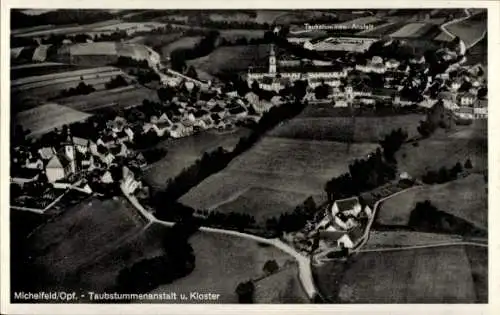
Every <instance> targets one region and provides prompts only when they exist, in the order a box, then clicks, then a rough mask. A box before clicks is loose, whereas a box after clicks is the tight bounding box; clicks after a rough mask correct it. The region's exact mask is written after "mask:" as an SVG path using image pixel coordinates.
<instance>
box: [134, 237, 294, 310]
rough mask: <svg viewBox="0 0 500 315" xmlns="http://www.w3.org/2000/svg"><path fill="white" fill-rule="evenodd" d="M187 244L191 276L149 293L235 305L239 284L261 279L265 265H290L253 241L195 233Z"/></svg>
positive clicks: (274, 251) (271, 249)
mask: <svg viewBox="0 0 500 315" xmlns="http://www.w3.org/2000/svg"><path fill="white" fill-rule="evenodd" d="M189 243H190V244H191V246H192V247H193V250H194V253H195V256H196V267H195V269H194V270H193V272H192V273H191V274H189V275H188V276H186V277H184V278H181V279H178V280H176V281H174V282H172V283H170V284H165V285H161V286H159V287H158V288H157V289H155V290H153V291H152V292H151V293H161V292H166V293H168V292H177V293H178V294H180V293H187V294H188V295H189V292H210V293H214V294H220V298H219V300H217V301H205V303H207V302H208V303H238V296H237V294H236V293H235V290H236V287H237V286H238V284H239V283H240V282H245V281H248V280H256V279H259V278H262V277H263V276H264V275H265V274H264V272H263V267H264V264H265V263H266V261H268V260H271V259H272V260H275V261H276V262H277V263H278V265H279V266H280V267H283V266H284V265H285V264H286V265H288V264H290V262H293V258H292V257H291V256H289V255H287V254H285V253H284V252H282V251H280V250H279V249H277V248H275V247H272V246H262V245H260V244H259V243H257V242H255V241H253V240H248V239H244V238H239V237H234V236H230V235H223V234H216V233H206V232H197V233H196V234H194V235H193V236H191V238H190V239H189ZM137 302H140V301H137ZM165 302H166V303H168V302H169V301H165ZM176 302H177V303H179V302H181V303H182V301H176ZM187 302H188V303H196V301H189V300H188V301H187ZM198 303H200V302H198Z"/></svg>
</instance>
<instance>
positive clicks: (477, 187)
mask: <svg viewBox="0 0 500 315" xmlns="http://www.w3.org/2000/svg"><path fill="white" fill-rule="evenodd" d="M486 189H487V183H486V182H485V180H484V177H483V175H480V174H472V175H470V176H468V177H465V178H462V179H457V180H454V181H451V182H448V183H445V184H439V185H431V186H424V187H421V188H415V189H412V190H409V191H407V192H404V193H402V194H399V195H397V196H395V197H393V198H390V199H388V200H386V201H385V202H384V203H383V204H382V206H381V207H380V209H379V211H378V214H377V218H376V222H377V223H379V224H382V225H401V226H406V225H407V224H408V220H409V218H410V214H411V211H412V210H413V209H414V208H415V205H416V204H417V202H423V201H425V200H429V201H430V202H431V203H432V204H433V205H434V206H436V207H437V209H438V210H441V211H444V212H446V213H449V214H452V215H454V216H456V217H459V218H462V219H464V220H466V221H468V222H470V223H472V224H473V225H475V226H476V227H478V228H481V229H484V230H487V228H488V195H487V192H486Z"/></svg>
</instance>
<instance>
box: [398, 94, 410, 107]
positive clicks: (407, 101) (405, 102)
mask: <svg viewBox="0 0 500 315" xmlns="http://www.w3.org/2000/svg"><path fill="white" fill-rule="evenodd" d="M393 103H394V104H396V105H400V106H411V105H413V104H414V102H413V101H412V100H410V99H407V98H404V97H401V96H399V95H396V96H395V97H394V102H393Z"/></svg>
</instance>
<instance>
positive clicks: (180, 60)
mask: <svg viewBox="0 0 500 315" xmlns="http://www.w3.org/2000/svg"><path fill="white" fill-rule="evenodd" d="M219 35H220V33H219V32H218V31H210V32H209V33H208V34H207V35H206V36H204V37H203V38H202V39H201V40H200V41H199V42H198V43H197V44H196V45H195V46H194V47H193V48H191V49H187V48H185V49H176V50H174V51H172V52H171V53H170V63H171V66H172V69H174V70H175V71H179V72H184V70H185V69H186V67H187V65H186V60H191V59H195V58H200V57H203V56H206V55H208V54H210V53H211V52H212V51H213V50H214V49H215V48H216V47H217V39H218V38H219Z"/></svg>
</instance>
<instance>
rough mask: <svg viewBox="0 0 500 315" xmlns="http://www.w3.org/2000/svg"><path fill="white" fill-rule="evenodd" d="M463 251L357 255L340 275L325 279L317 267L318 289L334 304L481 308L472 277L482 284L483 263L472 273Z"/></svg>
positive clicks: (478, 285) (481, 287)
mask: <svg viewBox="0 0 500 315" xmlns="http://www.w3.org/2000/svg"><path fill="white" fill-rule="evenodd" d="M467 247H468V246H448V247H434V248H424V249H413V250H403V251H390V252H370V253H360V254H359V255H357V256H355V257H353V258H352V259H351V261H350V262H348V263H347V265H348V266H347V269H346V270H345V271H344V272H343V273H342V274H341V275H332V274H330V273H329V269H330V270H331V267H329V266H328V264H327V265H325V266H322V267H319V269H318V270H316V272H317V274H318V276H317V279H318V280H317V285H318V286H319V289H320V291H321V292H322V293H323V295H325V296H327V297H328V298H329V300H331V301H335V302H338V303H474V302H483V303H484V302H485V301H484V298H485V297H484V296H480V295H476V292H478V290H480V291H482V292H484V290H487V287H486V288H485V284H484V282H482V283H481V282H480V281H476V282H475V281H474V277H473V274H474V273H475V274H477V276H476V277H475V278H480V277H483V278H482V279H483V280H484V279H485V278H487V275H486V274H487V268H484V266H485V265H487V262H486V261H484V260H483V261H480V262H478V265H480V266H481V267H482V268H480V267H477V268H475V270H471V269H472V268H471V265H470V263H469V259H470V258H473V257H471V256H469V250H467ZM332 264H338V262H333V263H332ZM335 276H337V277H338V278H337V279H338V283H337V282H336V281H334V280H337V279H336V278H335ZM332 277H334V279H332Z"/></svg>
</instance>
